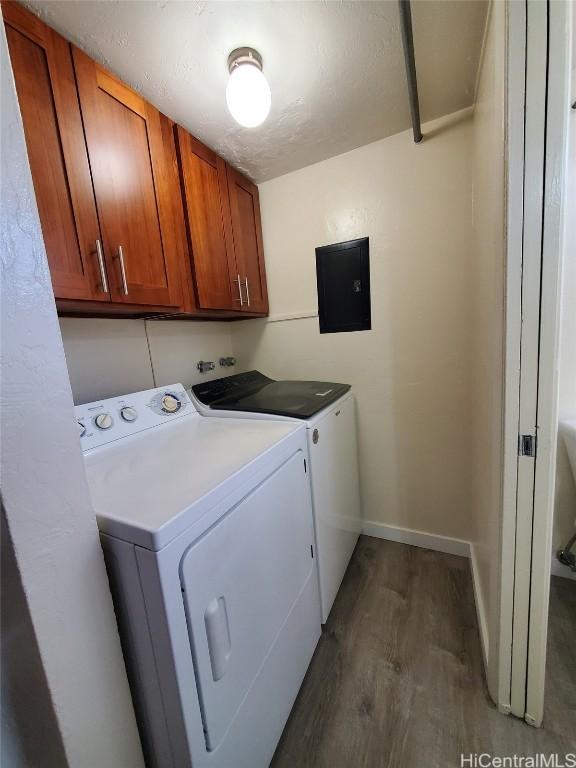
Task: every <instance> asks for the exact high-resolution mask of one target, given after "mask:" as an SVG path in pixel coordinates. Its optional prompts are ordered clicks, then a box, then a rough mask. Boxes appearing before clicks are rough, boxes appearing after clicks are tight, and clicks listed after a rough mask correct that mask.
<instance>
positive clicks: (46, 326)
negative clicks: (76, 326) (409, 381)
mask: <svg viewBox="0 0 576 768" xmlns="http://www.w3.org/2000/svg"><path fill="white" fill-rule="evenodd" d="M0 26H1V27H2V28H1V30H0V49H1V50H0V58H1V69H2V71H1V78H2V79H1V87H0V91H1V99H2V102H1V142H2V145H1V149H2V151H1V163H2V167H1V180H2V188H1V222H0V232H1V237H2V243H1V245H2V247H1V260H2V284H1V292H2V293H1V307H2V314H1V320H2V363H3V365H2V380H1V384H2V387H1V393H0V396H1V400H0V405H1V429H2V504H3V507H4V511H5V519H6V524H7V527H8V531H9V540H8V538H7V536H3V545H4V546H6V545H7V544H8V546H9V547H10V552H9V556H11V555H13V559H12V563H11V567H10V563H9V564H8V573H9V575H10V580H9V584H10V582H11V583H12V586H14V587H15V589H14V591H13V592H12V593H11V594H10V595H9V597H8V598H7V599H9V600H13V599H14V600H16V601H18V602H19V606H18V607H17V609H16V607H15V606H14V610H13V611H12V612H10V611H8V613H4V614H3V618H6V617H8V626H6V624H3V626H2V634H3V643H2V656H3V661H6V662H7V663H8V665H9V666H8V668H7V669H3V671H2V672H3V674H2V686H3V690H2V699H3V701H2V705H3V711H2V727H3V731H5V729H7V733H8V740H7V742H5V740H4V739H3V740H2V750H3V752H2V764H3V765H9V766H10V768H20V766H22V767H24V766H26V768H40V766H41V767H42V768H52V766H54V768H65V766H66V765H69V766H71V767H72V768H92V766H94V767H95V766H106V767H107V768H143V760H142V753H141V748H140V742H139V739H138V733H137V730H136V724H135V720H134V712H133V709H132V702H131V699H130V692H129V689H128V682H127V680H126V673H125V669H124V664H123V659H122V653H121V650H120V643H119V639H118V632H117V629H116V621H115V618H114V612H113V608H112V601H111V598H110V592H109V589H108V581H107V578H106V571H105V568H104V561H103V557H102V551H101V549H100V541H99V537H98V531H97V527H96V521H95V517H94V513H93V511H92V508H91V503H90V498H89V493H88V487H87V484H86V477H85V472H84V463H83V459H82V454H81V451H80V443H79V439H78V430H77V427H76V423H75V420H74V412H73V407H72V405H73V404H72V396H71V392H70V384H69V381H68V374H67V371H66V363H65V359H64V350H63V348H62V341H61V338H60V331H59V327H58V319H57V316H56V308H55V305H54V298H53V294H52V287H51V285H50V277H49V272H48V264H47V261H46V254H45V251H44V245H43V241H42V235H41V230H40V222H39V219H38V212H37V208H36V204H35V199H34V192H33V187H32V179H31V176H30V168H29V165H28V160H27V155H26V147H25V143H24V133H23V130H22V123H21V119H20V113H19V110H18V104H17V100H16V91H15V88H14V82H13V79H12V72H11V69H10V63H9V57H8V51H7V46H6V38H5V34H4V27H3V25H0ZM4 554H5V553H4ZM4 566H5V564H4V563H3V567H4ZM16 569H17V571H18V574H16V572H15V571H16ZM5 573H6V572H5ZM2 587H3V589H5V588H6V585H5V584H4V583H3V584H2ZM4 597H6V596H5V595H4ZM24 603H25V605H24ZM33 640H34V641H35V645H36V648H35V649H34V648H33V645H34V643H33ZM27 654H30V655H27ZM41 667H42V669H41ZM22 669H24V670H26V673H25V674H18V672H19V670H20V671H21V670H22ZM42 673H43V674H42ZM37 697H41V698H43V700H44V706H43V707H42V708H41V707H40V706H39V705H38V701H36V698H37ZM31 700H33V701H32V704H29V706H28V707H25V706H24V702H26V701H27V702H30V701H31ZM37 715H39V717H38V720H37V721H36V722H34V723H33V728H31V727H30V723H29V722H26V721H27V720H28V719H29V718H31V717H35V716H37ZM62 751H63V752H64V753H65V754H64V755H63V754H62Z"/></svg>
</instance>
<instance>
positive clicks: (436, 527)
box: [232, 112, 474, 539]
mask: <svg viewBox="0 0 576 768" xmlns="http://www.w3.org/2000/svg"><path fill="white" fill-rule="evenodd" d="M471 131H472V126H471V120H470V116H469V114H468V113H467V112H465V113H457V114H455V115H453V116H451V117H449V118H445V119H443V120H441V121H437V122H435V123H432V124H429V125H427V126H426V130H425V134H426V139H425V140H424V142H423V143H422V144H421V145H419V146H416V145H414V143H413V141H412V138H411V134H410V133H409V132H404V133H401V134H398V135H396V136H392V137H390V138H388V139H384V140H382V141H379V142H376V143H374V144H370V145H368V146H365V147H361V148H360V149H356V150H354V151H352V152H349V153H347V154H344V155H340V156H339V157H335V158H332V159H330V160H326V161H324V162H322V163H318V164H316V165H312V166H309V167H308V168H304V169H303V170H300V171H296V172H295V173H291V174H288V175H286V176H282V177H280V178H278V179H274V180H272V181H269V182H266V183H265V184H262V185H261V186H260V196H261V205H262V218H263V230H264V247H265V252H266V269H267V275H268V287H269V295H270V306H271V316H272V317H271V320H274V318H288V317H293V316H296V319H279V320H277V321H276V322H271V321H265V320H264V321H260V320H250V321H246V322H244V323H239V324H237V325H234V326H233V327H232V334H233V343H234V350H235V353H236V355H237V357H238V358H239V362H240V365H241V366H242V367H243V368H249V367H257V368H261V369H262V370H263V371H264V372H266V373H269V374H270V375H271V376H277V377H284V378H303V379H306V378H308V379H327V380H333V381H343V382H350V383H351V384H352V385H353V387H354V390H355V392H356V396H357V402H358V420H359V450H360V472H361V486H362V497H363V504H364V516H365V518H366V519H367V520H371V521H376V522H380V523H386V524H390V525H397V526H402V527H406V528H412V529H416V530H420V531H425V532H428V533H432V534H440V535H445V536H452V537H457V538H464V539H469V538H470V537H471V535H472V530H473V527H472V509H471V490H470V480H471V462H470V458H469V442H470V419H471V399H470V391H471V387H470V365H471V342H472V327H471V316H470V306H471V304H472V301H473V290H474V288H473V285H472V283H471V275H472V268H473V259H474V254H473V250H472V242H471V241H472V218H471V177H470V165H469V164H470V155H471V146H472V145H471ZM365 235H368V236H369V238H370V261H371V293H372V330H371V331H364V332H359V333H344V334H324V335H320V334H319V331H318V319H317V318H316V317H313V316H312V317H299V315H306V314H308V315H310V314H311V315H313V314H314V312H315V311H316V307H317V299H316V278H315V257H314V248H315V247H316V246H319V245H325V244H327V243H336V242H340V241H342V240H348V239H351V238H356V237H362V236H365Z"/></svg>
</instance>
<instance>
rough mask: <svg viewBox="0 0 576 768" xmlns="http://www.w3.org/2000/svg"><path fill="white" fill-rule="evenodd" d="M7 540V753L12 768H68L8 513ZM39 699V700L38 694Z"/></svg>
mask: <svg viewBox="0 0 576 768" xmlns="http://www.w3.org/2000/svg"><path fill="white" fill-rule="evenodd" d="M0 536H1V540H2V554H1V556H2V561H1V579H2V594H1V600H2V612H1V623H2V645H1V657H2V692H1V697H2V748H1V752H0V764H1V765H5V766H10V768H62V767H63V766H65V765H67V759H66V755H65V752H64V746H63V744H62V740H61V738H60V731H59V729H58V723H57V721H56V715H55V713H54V710H53V707H52V702H51V700H50V695H49V693H48V686H47V683H46V678H45V676H44V670H43V667H42V662H41V660H40V653H39V651H38V645H37V643H36V637H35V635H34V628H33V626H32V621H31V619H30V614H29V612H28V605H27V603H26V598H25V595H24V590H23V588H22V583H21V581H20V574H19V572H18V568H17V566H16V559H15V557H14V550H13V547H12V539H11V538H10V533H9V531H8V526H7V525H6V519H5V517H4V509H2V520H1V530H0ZM32 694H33V695H32Z"/></svg>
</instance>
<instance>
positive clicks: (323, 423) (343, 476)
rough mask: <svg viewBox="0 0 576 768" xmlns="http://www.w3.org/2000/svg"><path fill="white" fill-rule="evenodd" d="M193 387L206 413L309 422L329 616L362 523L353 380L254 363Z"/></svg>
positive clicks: (317, 529)
mask: <svg viewBox="0 0 576 768" xmlns="http://www.w3.org/2000/svg"><path fill="white" fill-rule="evenodd" d="M190 395H191V397H192V401H193V402H194V404H195V405H196V407H197V409H198V410H199V412H200V413H202V414H203V415H204V416H217V417H220V418H221V417H223V416H228V417H235V418H238V417H239V416H243V417H244V418H250V419H257V420H283V421H290V422H300V423H302V422H303V423H304V424H305V426H306V432H307V436H308V452H309V455H310V469H311V477H310V479H311V485H312V499H313V508H314V527H315V535H316V549H317V554H318V556H317V566H318V577H319V583H320V602H321V613H322V623H323V624H324V623H326V621H327V619H328V614H329V613H330V609H331V608H332V604H333V603H334V599H335V597H336V595H337V593H338V590H339V588H340V584H341V583H342V579H343V577H344V573H345V571H346V568H347V567H348V562H349V561H350V557H351V555H352V552H353V551H354V547H355V546H356V542H357V541H358V536H359V535H360V530H361V508H360V488H359V479H358V445H357V437H356V413H355V403H354V396H353V394H352V392H351V391H350V385H349V384H336V383H334V382H326V381H274V380H273V379H270V378H268V377H267V376H264V375H263V374H262V373H260V372H259V371H248V372H247V373H239V374H236V375H234V376H226V377H224V378H221V379H216V380H213V381H207V382H203V383H202V384H197V385H195V386H193V387H192V388H191V390H190Z"/></svg>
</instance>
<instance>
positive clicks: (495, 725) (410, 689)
mask: <svg viewBox="0 0 576 768" xmlns="http://www.w3.org/2000/svg"><path fill="white" fill-rule="evenodd" d="M557 581H560V580H559V579H556V580H555V582H557ZM563 581H565V580H563ZM575 593H576V582H568V586H566V585H563V584H561V585H557V584H556V583H554V584H553V590H552V603H551V616H552V620H551V621H552V627H551V647H552V648H553V649H554V650H553V651H552V652H551V654H550V663H551V666H552V668H553V669H552V670H551V672H550V675H549V686H548V689H547V698H548V707H547V716H546V721H545V724H544V727H543V728H542V729H535V728H531V727H530V726H528V725H525V724H524V723H523V722H522V721H520V720H517V719H516V718H513V717H505V716H503V715H501V714H499V713H498V712H497V710H496V709H495V707H494V705H493V704H492V702H491V700H490V698H489V696H488V692H487V690H486V686H485V683H484V676H483V668H482V658H481V649H480V640H479V636H478V630H477V625H476V614H475V607H474V597H473V593H472V581H471V576H470V570H469V563H468V561H467V560H465V559H463V558H460V557H455V556H452V555H444V554H440V553H438V552H432V551H429V550H423V549H417V548H415V547H409V546H406V545H404V544H396V543H393V542H388V541H382V540H379V539H373V538H368V537H364V536H363V537H361V539H360V541H359V543H358V546H357V548H356V551H355V553H354V555H353V557H352V560H351V562H350V566H349V568H348V571H347V573H346V576H345V579H344V582H343V584H342V588H341V590H340V593H339V595H338V598H337V600H336V602H335V604H334V607H333V609H332V612H331V614H330V618H329V620H328V623H327V625H326V627H325V630H324V632H323V634H322V637H321V639H320V642H319V644H318V647H317V649H316V653H315V655H314V658H313V660H312V663H311V665H310V668H309V670H308V673H307V675H306V678H305V680H304V683H303V685H302V688H301V691H300V694H299V696H298V699H297V701H296V704H295V706H294V709H293V711H292V714H291V716H290V719H289V721H288V723H287V725H286V728H285V730H284V734H283V736H282V739H281V741H280V744H279V745H278V749H277V750H276V754H275V756H274V760H273V761H272V766H273V768H385V767H386V768H436V767H438V768H450V767H451V766H460V754H461V753H466V754H470V753H475V752H489V753H491V754H494V755H510V754H514V753H515V754H518V755H533V754H534V753H536V752H545V753H549V752H560V753H561V754H562V755H564V754H566V753H568V752H575V751H576V716H575V711H576V710H575V699H576V681H575V675H576V665H575V656H574V653H575V643H576V639H575V637H576V626H575V624H576V603H575V602H574V601H575ZM557 604H558V605H557ZM570 626H571V628H570ZM564 651H566V653H565V652H564Z"/></svg>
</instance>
